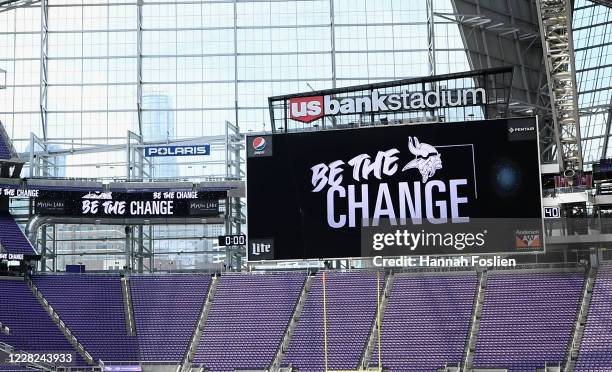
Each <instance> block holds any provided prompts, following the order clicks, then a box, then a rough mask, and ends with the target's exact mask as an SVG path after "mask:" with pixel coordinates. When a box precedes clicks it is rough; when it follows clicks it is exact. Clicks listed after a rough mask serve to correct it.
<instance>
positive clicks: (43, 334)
mask: <svg viewBox="0 0 612 372" xmlns="http://www.w3.org/2000/svg"><path fill="white" fill-rule="evenodd" d="M0 322H2V324H3V325H5V326H8V327H9V328H10V334H9V335H6V334H4V333H2V332H0V342H4V343H6V344H9V345H11V346H13V347H14V348H15V349H17V350H22V351H29V352H39V353H41V352H55V353H73V355H74V356H75V363H76V364H78V365H84V364H85V361H83V359H81V357H80V355H78V354H76V353H75V351H74V349H73V348H72V346H71V345H70V343H69V342H68V340H67V339H66V338H65V337H64V335H63V334H62V332H61V331H60V330H59V328H58V327H57V326H56V325H55V323H53V321H52V320H51V318H50V317H49V315H48V314H47V313H46V312H45V310H44V308H43V307H42V305H41V304H39V303H38V300H37V299H36V297H35V296H34V294H32V291H31V290H30V288H29V287H28V285H27V283H26V282H24V281H23V280H20V279H19V280H14V279H4V278H0Z"/></svg>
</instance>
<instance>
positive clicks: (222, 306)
mask: <svg viewBox="0 0 612 372" xmlns="http://www.w3.org/2000/svg"><path fill="white" fill-rule="evenodd" d="M305 280H306V274H305V273H273V274H247V275H245V274H233V275H232V274H226V275H223V276H222V277H221V279H220V281H219V284H218V286H217V292H216V294H215V297H214V300H213V305H212V308H211V310H210V312H209V314H208V319H207V322H206V325H205V328H204V332H203V334H202V338H201V340H200V344H199V348H198V351H197V353H196V355H195V358H194V363H195V364H196V365H198V364H203V365H204V367H205V368H207V369H208V370H209V371H211V372H216V371H234V369H257V370H263V369H266V368H268V367H269V366H270V365H271V364H272V361H273V360H274V355H275V354H276V350H277V349H278V347H279V345H280V343H281V341H282V339H283V335H284V333H285V330H286V329H287V326H288V324H289V321H290V320H291V316H292V315H293V312H294V310H295V306H296V303H297V301H298V299H299V296H300V292H301V290H302V288H303V286H304V282H305Z"/></svg>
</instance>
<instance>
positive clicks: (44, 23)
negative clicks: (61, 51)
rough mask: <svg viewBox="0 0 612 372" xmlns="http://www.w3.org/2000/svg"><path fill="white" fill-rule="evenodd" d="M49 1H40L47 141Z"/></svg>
mask: <svg viewBox="0 0 612 372" xmlns="http://www.w3.org/2000/svg"><path fill="white" fill-rule="evenodd" d="M48 5H49V4H48V1H47V0H40V119H41V122H40V123H41V126H42V134H43V139H44V140H46V139H47V127H48V126H47V86H48V74H47V72H48V66H47V63H48V56H49V26H48V22H49V13H48V10H49V6H48Z"/></svg>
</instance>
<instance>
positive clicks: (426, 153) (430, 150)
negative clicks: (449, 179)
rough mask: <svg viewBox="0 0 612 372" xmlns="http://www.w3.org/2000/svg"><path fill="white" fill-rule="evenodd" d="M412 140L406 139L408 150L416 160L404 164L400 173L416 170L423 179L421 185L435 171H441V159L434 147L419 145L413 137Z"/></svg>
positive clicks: (410, 138)
mask: <svg viewBox="0 0 612 372" xmlns="http://www.w3.org/2000/svg"><path fill="white" fill-rule="evenodd" d="M412 138H413V137H408V150H410V153H412V155H414V156H416V158H414V159H413V160H411V161H410V162H409V163H408V164H406V166H404V168H402V172H403V171H405V170H408V169H412V168H415V169H418V171H419V173H421V177H423V183H425V182H427V180H428V179H429V177H432V176H433V175H434V174H435V173H436V170H438V169H442V158H440V153H438V150H436V148H435V147H433V146H432V145H428V144H426V143H419V140H418V138H416V137H414V142H413V139H412Z"/></svg>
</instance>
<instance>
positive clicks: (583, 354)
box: [575, 265, 612, 372]
mask: <svg viewBox="0 0 612 372" xmlns="http://www.w3.org/2000/svg"><path fill="white" fill-rule="evenodd" d="M575 370H576V371H577V372H580V371H584V372H586V371H588V372H604V371H605V372H607V371H610V370H612V265H606V266H601V267H600V268H599V270H598V272H597V278H596V280H595V286H594V287H593V296H592V297H591V307H590V308H589V314H588V317H587V322H586V327H585V329H584V333H583V335H582V344H581V345H580V351H579V354H578V362H577V363H576V369H575Z"/></svg>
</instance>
